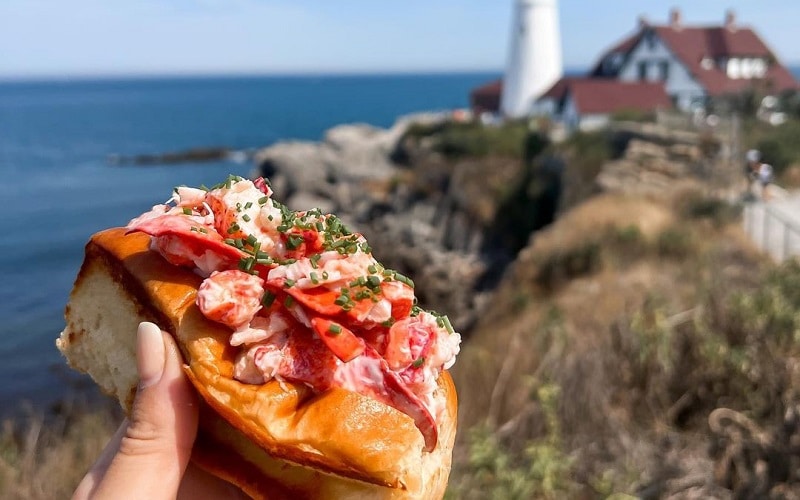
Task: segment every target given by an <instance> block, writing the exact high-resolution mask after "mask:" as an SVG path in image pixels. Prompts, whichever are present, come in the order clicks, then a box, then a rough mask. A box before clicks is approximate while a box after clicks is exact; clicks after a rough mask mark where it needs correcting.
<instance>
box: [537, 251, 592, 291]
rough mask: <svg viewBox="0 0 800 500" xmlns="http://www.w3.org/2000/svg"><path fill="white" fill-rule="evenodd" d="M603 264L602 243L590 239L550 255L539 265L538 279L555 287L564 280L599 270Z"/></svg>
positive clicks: (549, 286)
mask: <svg viewBox="0 0 800 500" xmlns="http://www.w3.org/2000/svg"><path fill="white" fill-rule="evenodd" d="M601 266H602V249H601V247H600V244H599V243H597V242H594V241H588V242H585V243H583V244H581V245H578V246H575V247H572V248H566V249H564V250H563V251H558V252H554V253H552V254H550V255H548V256H547V257H546V258H545V260H544V262H542V263H541V264H540V265H539V272H538V274H537V276H536V281H537V282H538V283H539V284H540V285H542V286H544V287H546V288H554V287H556V286H558V285H559V284H561V283H562V282H565V281H568V280H571V279H573V278H577V277H579V276H583V275H586V274H589V273H592V272H595V271H597V270H598V269H600V267H601Z"/></svg>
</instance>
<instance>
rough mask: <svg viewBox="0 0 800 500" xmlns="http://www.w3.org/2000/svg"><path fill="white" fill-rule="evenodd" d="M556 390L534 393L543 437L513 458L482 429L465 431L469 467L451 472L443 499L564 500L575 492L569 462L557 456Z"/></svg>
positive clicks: (559, 447)
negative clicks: (450, 478)
mask: <svg viewBox="0 0 800 500" xmlns="http://www.w3.org/2000/svg"><path fill="white" fill-rule="evenodd" d="M560 393H561V391H560V389H559V387H558V386H557V385H554V384H544V385H542V386H541V387H539V389H538V390H537V391H536V393H535V399H536V400H537V402H538V404H539V406H540V408H541V411H542V413H543V415H544V420H545V424H546V433H545V435H544V436H542V437H541V438H539V439H535V440H531V441H529V442H528V443H527V444H526V446H525V447H524V449H523V451H522V452H520V453H514V452H512V451H511V450H510V448H509V447H508V446H506V445H504V444H503V442H502V441H501V440H500V438H498V436H497V435H496V434H495V433H493V432H492V430H491V429H489V428H488V427H486V426H483V425H481V426H478V427H476V428H474V429H471V430H470V435H469V436H470V437H469V461H468V463H467V464H466V466H465V467H464V468H462V469H457V470H455V471H454V477H453V478H452V479H453V480H451V482H450V487H449V489H448V492H447V496H446V497H447V498H453V499H456V498H458V499H472V498H475V499H485V498H489V499H496V500H516V499H519V500H523V499H525V500H527V499H530V498H546V499H556V498H568V497H570V496H571V494H572V493H574V492H575V491H576V490H577V485H576V483H575V482H574V481H573V479H572V465H573V460H572V458H571V457H569V456H568V455H566V454H565V453H564V452H563V451H562V442H561V430H560V423H559V419H558V404H559V398H560Z"/></svg>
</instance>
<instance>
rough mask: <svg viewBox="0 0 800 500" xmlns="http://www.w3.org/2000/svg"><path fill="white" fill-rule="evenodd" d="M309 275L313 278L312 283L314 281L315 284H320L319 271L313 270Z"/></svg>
mask: <svg viewBox="0 0 800 500" xmlns="http://www.w3.org/2000/svg"><path fill="white" fill-rule="evenodd" d="M309 277H310V278H311V283H313V284H315V285H318V284H319V278H317V273H315V272H312V273H311V275H310V276H309Z"/></svg>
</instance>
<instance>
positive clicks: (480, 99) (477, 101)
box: [469, 80, 503, 113]
mask: <svg viewBox="0 0 800 500" xmlns="http://www.w3.org/2000/svg"><path fill="white" fill-rule="evenodd" d="M502 94H503V80H495V81H493V82H490V83H487V84H485V85H481V86H480V87H478V88H476V89H473V90H472V92H470V94H469V102H470V107H471V108H472V110H473V111H474V112H476V113H483V112H485V111H489V112H492V113H497V112H498V111H500V96H501V95H502Z"/></svg>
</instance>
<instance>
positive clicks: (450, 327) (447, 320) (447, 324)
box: [442, 316, 456, 335]
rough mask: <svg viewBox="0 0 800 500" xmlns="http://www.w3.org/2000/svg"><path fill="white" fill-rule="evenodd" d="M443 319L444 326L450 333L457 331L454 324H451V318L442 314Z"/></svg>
mask: <svg viewBox="0 0 800 500" xmlns="http://www.w3.org/2000/svg"><path fill="white" fill-rule="evenodd" d="M442 319H443V320H444V327H445V329H446V330H447V333H449V334H450V335H452V334H454V333H455V332H456V331H455V330H454V329H453V325H452V324H450V318H448V317H447V316H442Z"/></svg>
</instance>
